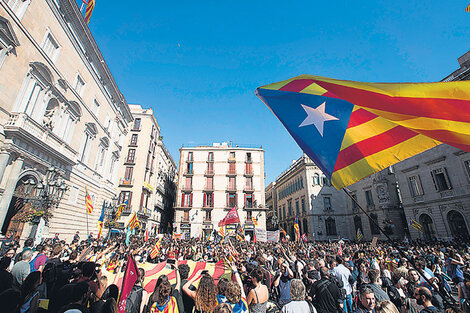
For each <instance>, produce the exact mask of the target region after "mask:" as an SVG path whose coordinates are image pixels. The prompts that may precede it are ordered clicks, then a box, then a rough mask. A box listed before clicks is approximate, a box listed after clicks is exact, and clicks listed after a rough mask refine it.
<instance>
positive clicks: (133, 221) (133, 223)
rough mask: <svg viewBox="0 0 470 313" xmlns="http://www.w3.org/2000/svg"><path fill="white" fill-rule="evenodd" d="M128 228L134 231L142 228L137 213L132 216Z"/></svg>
mask: <svg viewBox="0 0 470 313" xmlns="http://www.w3.org/2000/svg"><path fill="white" fill-rule="evenodd" d="M126 227H127V228H129V230H133V229H134V228H138V227H140V223H139V220H138V219H137V213H136V212H134V215H132V217H131V219H130V220H129V222H128V223H127V226H126Z"/></svg>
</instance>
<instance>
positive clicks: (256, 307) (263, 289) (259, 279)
mask: <svg viewBox="0 0 470 313" xmlns="http://www.w3.org/2000/svg"><path fill="white" fill-rule="evenodd" d="M250 276H251V281H252V283H253V286H254V288H253V289H251V290H250V293H249V294H248V298H247V302H248V307H249V308H250V312H252V313H266V304H267V303H268V300H269V292H268V287H267V286H266V285H263V278H264V272H263V270H262V269H261V268H259V267H258V268H255V269H254V270H253V271H252V272H251V275H250Z"/></svg>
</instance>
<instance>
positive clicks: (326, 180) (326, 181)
mask: <svg viewBox="0 0 470 313" xmlns="http://www.w3.org/2000/svg"><path fill="white" fill-rule="evenodd" d="M321 184H322V185H323V186H329V185H330V183H329V181H328V178H326V176H325V175H324V174H322V175H321Z"/></svg>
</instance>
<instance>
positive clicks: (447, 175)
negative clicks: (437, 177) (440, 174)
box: [444, 167, 452, 189]
mask: <svg viewBox="0 0 470 313" xmlns="http://www.w3.org/2000/svg"><path fill="white" fill-rule="evenodd" d="M444 173H445V175H446V181H447V187H449V188H448V189H452V184H451V183H450V177H449V174H448V173H447V168H446V167H444Z"/></svg>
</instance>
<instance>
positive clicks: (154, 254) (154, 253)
mask: <svg viewBox="0 0 470 313" xmlns="http://www.w3.org/2000/svg"><path fill="white" fill-rule="evenodd" d="M162 238H163V237H160V239H158V241H157V243H156V244H155V247H153V249H152V251H150V258H151V259H155V258H156V257H157V256H158V252H160V247H161V245H162Z"/></svg>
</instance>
